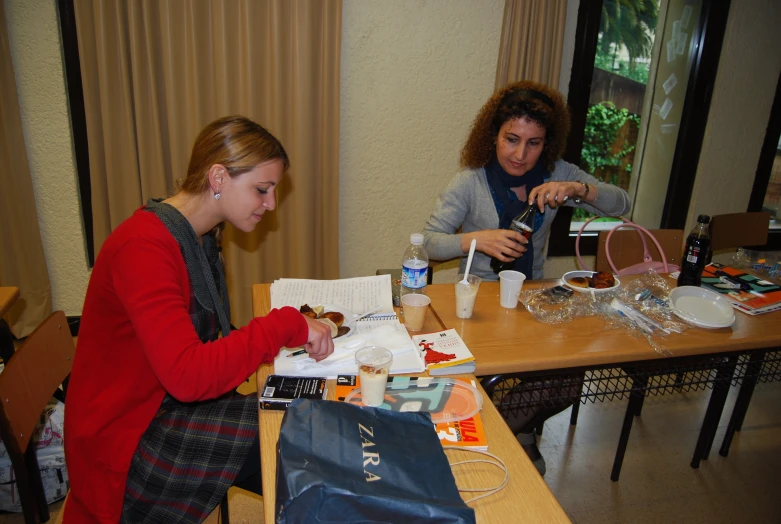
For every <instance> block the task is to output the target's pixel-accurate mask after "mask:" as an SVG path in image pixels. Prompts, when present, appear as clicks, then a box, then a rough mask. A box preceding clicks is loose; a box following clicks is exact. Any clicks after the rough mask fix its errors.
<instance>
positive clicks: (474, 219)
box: [423, 81, 630, 475]
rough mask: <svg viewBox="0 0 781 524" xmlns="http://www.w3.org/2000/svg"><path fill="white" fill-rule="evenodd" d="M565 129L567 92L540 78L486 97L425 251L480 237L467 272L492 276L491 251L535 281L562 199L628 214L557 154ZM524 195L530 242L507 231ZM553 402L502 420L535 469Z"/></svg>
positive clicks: (616, 198)
mask: <svg viewBox="0 0 781 524" xmlns="http://www.w3.org/2000/svg"><path fill="white" fill-rule="evenodd" d="M569 127H570V120H569V110H568V108H567V104H566V102H565V101H564V97H562V96H561V94H560V93H559V92H558V91H556V90H555V89H551V88H550V87H547V86H545V85H542V84H538V83H535V82H525V81H524V82H516V83H513V84H510V85H508V86H507V87H505V88H503V89H500V90H499V91H498V92H496V93H495V94H494V95H493V96H492V97H491V98H489V99H488V102H486V103H485V105H484V106H483V108H482V109H481V110H480V112H479V113H478V114H477V117H476V118H475V121H474V123H473V124H472V130H471V132H470V133H469V137H468V138H467V141H466V144H464V148H463V150H462V151H461V166H462V167H463V168H464V170H463V171H461V172H460V173H458V174H457V175H456V176H455V178H453V180H451V182H450V184H449V185H448V187H447V189H445V191H444V192H443V193H442V194H441V195H440V196H439V200H438V201H437V205H436V208H435V209H434V212H433V213H432V214H431V217H430V218H429V219H428V222H427V223H426V227H425V228H424V229H423V234H424V238H425V247H426V251H427V252H428V255H429V257H431V258H432V259H434V260H447V259H451V258H456V257H463V255H464V253H466V252H468V250H469V244H470V243H471V242H472V239H477V248H476V250H477V251H478V253H475V257H474V259H473V261H472V267H471V270H470V271H471V272H472V273H474V274H476V275H477V276H479V277H480V278H482V279H484V280H497V279H498V276H497V275H496V273H494V272H493V270H492V269H491V265H490V264H491V257H496V258H497V259H498V260H500V261H502V262H513V266H512V268H513V269H515V270H517V271H521V272H522V273H524V274H525V275H526V277H527V278H529V279H540V278H543V265H544V263H545V255H544V254H543V249H544V247H545V242H546V240H547V237H548V232H549V231H550V226H551V223H552V222H553V219H554V217H555V216H556V211H557V209H558V208H559V207H560V206H575V207H582V208H584V209H586V210H587V211H589V212H591V213H594V214H597V215H601V216H606V215H607V216H618V215H622V214H624V213H626V212H628V211H629V208H630V201H629V195H628V194H627V193H626V191H624V190H623V189H621V188H618V187H616V186H612V185H610V184H606V183H604V182H601V181H600V180H597V179H596V178H594V177H593V176H591V175H589V174H588V173H586V172H585V171H582V170H581V169H580V168H578V166H576V165H573V164H570V163H568V162H565V161H563V160H561V155H562V153H563V152H564V148H565V145H566V142H567V135H568V134H569ZM526 202H529V203H530V204H532V205H536V206H537V208H538V209H539V211H540V213H537V215H536V216H535V224H534V232H533V233H532V236H531V238H530V239H529V240H527V239H525V238H524V237H523V236H522V235H521V234H520V233H517V232H515V231H511V230H509V229H507V228H508V227H509V225H510V221H511V220H512V219H513V218H514V217H516V216H518V215H519V214H520V212H521V211H522V210H523V208H524V206H525V203H526ZM459 229H460V231H459ZM465 265H466V259H465V258H462V259H461V272H462V273H463V271H464V266H465ZM581 385H582V384H581V383H580V382H579V381H575V382H574V383H572V384H570V385H569V386H568V388H569V390H568V391H569V394H568V395H562V392H558V394H557V395H559V396H563V397H567V396H569V397H571V398H576V397H577V395H578V394H579V393H580V387H581ZM535 389H536V391H537V393H538V394H539V395H541V396H542V397H549V396H551V395H550V394H549V392H548V390H547V389H546V387H545V385H544V384H540V385H539V387H536V388H535ZM519 395H521V396H526V395H528V393H519ZM513 400H514V401H518V402H521V401H525V400H528V399H522V398H514V399H513ZM550 404H551V406H550V407H544V408H539V409H536V410H528V411H526V412H524V411H523V410H517V411H518V412H517V413H515V414H513V415H510V416H508V417H507V424H508V426H510V429H511V430H512V431H513V433H515V435H516V437H517V438H518V441H519V442H520V443H521V446H522V447H523V449H524V451H526V453H527V454H528V455H529V458H530V459H531V460H532V462H533V463H534V465H535V466H536V467H537V470H538V471H539V472H540V474H541V475H544V474H545V460H544V459H543V457H542V455H541V454H540V451H539V449H537V441H536V437H535V433H534V430H535V428H536V427H538V426H540V425H541V424H543V423H544V422H545V420H547V419H548V418H550V417H552V416H553V415H555V414H557V413H559V412H561V411H563V410H564V409H566V408H568V407H569V406H570V405H571V404H572V402H571V401H565V400H563V401H561V402H558V403H557V402H550Z"/></svg>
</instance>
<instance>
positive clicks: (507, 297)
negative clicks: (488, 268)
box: [499, 269, 526, 308]
mask: <svg viewBox="0 0 781 524" xmlns="http://www.w3.org/2000/svg"><path fill="white" fill-rule="evenodd" d="M525 280H526V275H524V274H523V273H521V272H520V271H513V270H511V269H506V270H504V271H500V272H499V303H500V304H501V305H502V307H506V308H515V307H516V306H518V295H520V294H521V288H522V287H523V282H524V281H525Z"/></svg>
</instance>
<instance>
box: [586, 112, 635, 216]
mask: <svg viewBox="0 0 781 524" xmlns="http://www.w3.org/2000/svg"><path fill="white" fill-rule="evenodd" d="M627 122H633V123H634V124H635V125H636V126H639V125H640V117H639V116H638V115H635V114H633V113H630V112H629V111H627V110H626V109H624V108H621V109H619V108H617V107H616V106H615V104H613V103H612V102H600V103H599V104H596V105H593V106H591V107H590V108H589V109H588V113H587V115H586V128H585V136H584V138H583V150H582V152H581V166H582V167H583V168H584V169H585V170H586V171H588V172H589V173H592V174H594V176H596V177H597V178H599V179H601V180H603V181H605V182H608V183H611V184H614V185H620V184H618V172H619V171H620V170H623V171H625V172H627V173H631V172H632V164H631V162H625V160H624V159H625V157H626V156H627V155H628V154H630V153H631V152H633V151H634V150H635V144H634V143H631V142H629V141H627V140H623V141H621V140H618V138H619V132H620V131H621V129H622V128H623V127H624V126H625V125H626V124H627ZM624 189H626V188H624ZM588 216H590V214H589V213H587V212H586V211H585V210H583V209H580V208H575V210H574V212H573V217H572V218H573V220H576V221H580V220H583V219H585V218H587V217H588Z"/></svg>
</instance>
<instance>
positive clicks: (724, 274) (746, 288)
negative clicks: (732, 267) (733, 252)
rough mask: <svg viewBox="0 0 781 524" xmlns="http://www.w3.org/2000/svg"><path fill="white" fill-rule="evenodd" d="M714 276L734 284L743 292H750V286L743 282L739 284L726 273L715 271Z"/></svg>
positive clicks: (738, 281)
mask: <svg viewBox="0 0 781 524" xmlns="http://www.w3.org/2000/svg"><path fill="white" fill-rule="evenodd" d="M715 275H716V276H718V277H724V278H726V279H727V280H729V281H730V282H732V283H733V284H736V285H738V286H740V289H742V290H743V291H751V286H750V285H748V284H746V283H745V282H741V281H740V280H738V279H737V278H735V277H733V276H732V275H730V274H728V273H725V272H724V271H722V270H720V269H719V270H717V271H716V273H715Z"/></svg>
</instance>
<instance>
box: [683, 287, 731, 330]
mask: <svg viewBox="0 0 781 524" xmlns="http://www.w3.org/2000/svg"><path fill="white" fill-rule="evenodd" d="M670 308H671V309H672V311H673V313H675V314H676V315H677V316H678V317H679V318H681V319H683V320H685V321H686V322H689V323H690V324H694V325H695V326H698V327H702V328H706V329H718V328H725V327H730V326H731V325H732V324H734V323H735V310H734V309H732V306H731V305H730V303H729V301H728V300H727V299H726V298H724V297H722V296H721V295H719V294H718V293H714V292H713V291H711V290H709V289H705V288H701V287H696V286H681V287H677V288H675V289H673V290H672V292H670Z"/></svg>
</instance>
